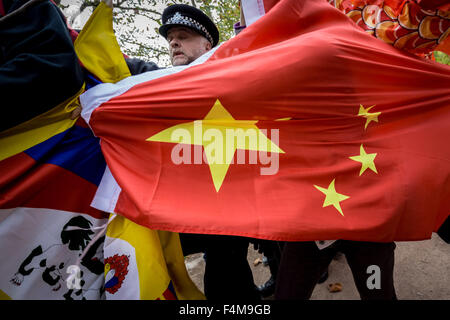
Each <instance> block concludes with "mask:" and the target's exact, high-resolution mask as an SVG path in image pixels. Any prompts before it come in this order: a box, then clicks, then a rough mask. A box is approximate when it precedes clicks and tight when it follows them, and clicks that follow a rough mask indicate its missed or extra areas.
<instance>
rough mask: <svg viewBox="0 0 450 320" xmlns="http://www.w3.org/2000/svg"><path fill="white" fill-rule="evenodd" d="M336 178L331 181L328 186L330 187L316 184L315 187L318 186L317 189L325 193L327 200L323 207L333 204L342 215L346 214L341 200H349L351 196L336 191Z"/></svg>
mask: <svg viewBox="0 0 450 320" xmlns="http://www.w3.org/2000/svg"><path fill="white" fill-rule="evenodd" d="M334 180H336V179H333V181H331V183H330V185H329V186H328V189H325V188H322V187H319V186H316V185H314V187H316V189H317V190H319V191H320V192H322V193H323V194H325V201H324V202H323V206H322V207H323V208H325V207H328V206H330V205H333V207H335V208H336V210H337V211H339V213H340V214H341V215H344V213H343V212H342V209H341V205H340V202H341V201H344V200H347V199H348V198H350V197H349V196H346V195H343V194H340V193H337V192H336V189H335V187H334Z"/></svg>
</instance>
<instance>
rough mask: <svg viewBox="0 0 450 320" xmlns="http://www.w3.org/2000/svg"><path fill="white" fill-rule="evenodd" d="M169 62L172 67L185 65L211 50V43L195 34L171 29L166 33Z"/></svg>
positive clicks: (177, 28)
mask: <svg viewBox="0 0 450 320" xmlns="http://www.w3.org/2000/svg"><path fill="white" fill-rule="evenodd" d="M167 41H168V42H169V54H170V60H171V61H172V65H173V66H181V65H186V64H189V63H191V62H192V61H194V60H195V59H197V58H198V57H200V56H201V55H202V54H204V53H205V52H207V51H209V50H210V49H211V43H210V42H209V41H208V40H207V39H206V38H205V37H203V36H201V35H200V34H198V33H197V32H195V31H193V30H191V29H188V28H184V27H173V28H171V29H170V30H169V31H168V32H167Z"/></svg>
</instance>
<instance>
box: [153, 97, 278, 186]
mask: <svg viewBox="0 0 450 320" xmlns="http://www.w3.org/2000/svg"><path fill="white" fill-rule="evenodd" d="M257 122H258V121H254V120H251V121H250V120H236V119H234V118H233V116H232V115H231V114H230V113H229V112H228V111H227V110H226V109H225V108H224V106H223V105H222V103H221V102H220V101H219V99H217V100H216V102H215V104H214V106H213V107H212V108H211V110H210V111H209V112H208V114H207V115H206V116H205V118H204V119H203V120H197V121H193V122H188V123H182V124H179V125H176V126H173V127H170V128H168V129H165V130H163V131H161V132H159V133H157V134H155V135H153V136H151V137H150V138H148V139H147V141H159V142H169V143H177V144H179V143H181V144H188V145H192V144H193V145H199V146H203V148H204V150H205V156H206V159H207V161H208V165H209V169H210V172H211V176H212V179H213V183H214V187H215V189H216V191H217V192H219V189H220V187H221V186H222V183H223V180H224V179H225V175H226V174H227V171H228V168H229V166H230V164H231V162H232V160H233V157H234V154H235V151H236V150H237V149H241V150H252V151H261V152H276V153H284V151H283V150H281V149H280V148H279V147H278V146H277V145H276V144H274V143H273V142H272V141H271V140H269V139H267V137H266V136H265V135H264V133H262V131H261V130H260V129H259V128H258V127H257V126H256V125H255V124H256V123H257ZM180 137H181V138H182V139H181V140H180Z"/></svg>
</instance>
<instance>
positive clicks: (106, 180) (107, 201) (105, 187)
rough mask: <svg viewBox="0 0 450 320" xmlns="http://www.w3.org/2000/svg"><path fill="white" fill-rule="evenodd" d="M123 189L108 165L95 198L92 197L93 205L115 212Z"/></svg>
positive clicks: (96, 207)
mask: <svg viewBox="0 0 450 320" xmlns="http://www.w3.org/2000/svg"><path fill="white" fill-rule="evenodd" d="M121 191H122V188H120V186H119V184H118V183H117V181H116V179H114V177H113V176H112V173H111V170H109V167H108V166H106V169H105V172H104V173H103V177H102V180H101V181H100V185H99V186H98V188H97V192H96V193H95V196H94V199H92V202H91V207H93V208H95V209H98V210H101V211H105V212H109V213H113V212H114V209H115V208H116V204H117V200H118V199H119V195H120V192H121Z"/></svg>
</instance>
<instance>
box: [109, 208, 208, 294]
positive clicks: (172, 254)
mask: <svg viewBox="0 0 450 320" xmlns="http://www.w3.org/2000/svg"><path fill="white" fill-rule="evenodd" d="M106 236H107V240H106V241H105V255H108V256H113V253H116V252H117V250H118V247H120V243H119V242H118V243H117V244H113V242H114V239H120V240H123V241H126V242H127V243H128V244H129V245H131V246H132V247H133V248H134V252H135V256H136V257H135V259H136V264H137V270H138V274H139V285H138V286H137V285H135V286H130V287H131V288H133V289H134V290H136V289H137V288H139V290H140V299H141V300H156V299H161V300H163V299H164V297H163V292H164V291H165V290H166V289H167V287H168V286H169V283H170V280H172V283H173V285H174V288H175V292H176V294H177V297H178V298H179V299H204V296H203V294H202V293H201V292H200V291H199V290H198V289H197V287H196V286H195V284H194V283H193V282H192V280H191V279H190V277H189V275H188V273H187V270H186V267H185V265H184V260H183V259H184V258H183V254H182V251H181V245H180V240H179V236H178V234H170V233H168V232H166V233H164V232H163V233H158V232H157V231H155V230H150V229H148V228H145V227H142V226H140V225H138V224H135V223H134V222H132V221H130V220H128V219H126V218H124V217H122V216H119V215H117V216H116V217H115V218H114V220H112V221H111V222H110V224H109V225H108V229H107V232H106ZM160 236H161V238H162V239H161V241H160ZM107 271H108V270H105V273H106V272H107ZM130 272H131V271H130ZM130 278H131V277H130ZM125 281H127V279H125ZM128 281H130V280H128ZM121 290H122V289H121ZM117 294H118V295H117V297H118V298H120V294H124V295H126V293H123V292H120V291H119V292H117Z"/></svg>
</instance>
